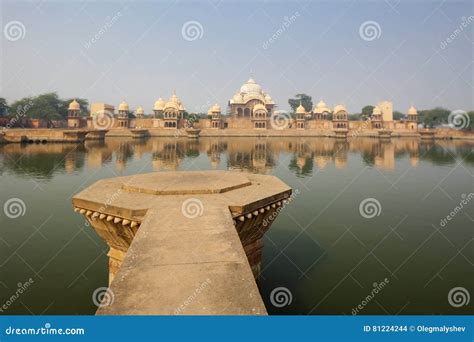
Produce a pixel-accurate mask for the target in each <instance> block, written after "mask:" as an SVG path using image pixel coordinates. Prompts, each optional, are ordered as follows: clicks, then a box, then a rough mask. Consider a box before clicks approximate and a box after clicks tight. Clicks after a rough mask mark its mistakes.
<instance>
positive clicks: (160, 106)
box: [153, 97, 166, 110]
mask: <svg viewBox="0 0 474 342" xmlns="http://www.w3.org/2000/svg"><path fill="white" fill-rule="evenodd" d="M165 104H166V102H165V100H163V99H162V98H161V97H160V98H159V99H158V101H156V102H155V106H154V107H153V110H163V109H164V108H165Z"/></svg>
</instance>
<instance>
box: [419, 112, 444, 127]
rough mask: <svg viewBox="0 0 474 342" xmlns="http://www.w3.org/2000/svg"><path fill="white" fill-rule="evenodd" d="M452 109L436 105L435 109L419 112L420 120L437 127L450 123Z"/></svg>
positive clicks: (429, 125) (426, 124)
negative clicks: (449, 117)
mask: <svg viewBox="0 0 474 342" xmlns="http://www.w3.org/2000/svg"><path fill="white" fill-rule="evenodd" d="M449 113H450V111H449V110H448V109H446V108H442V107H436V108H434V109H426V110H422V111H419V112H418V116H419V117H420V122H423V124H424V125H425V126H426V127H436V126H439V125H442V124H447V123H448V116H449Z"/></svg>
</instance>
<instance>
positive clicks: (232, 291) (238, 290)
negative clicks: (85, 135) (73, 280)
mask: <svg viewBox="0 0 474 342" xmlns="http://www.w3.org/2000/svg"><path fill="white" fill-rule="evenodd" d="M290 195H291V188H289V187H288V186H287V185H286V184H284V183H283V182H281V181H280V180H279V179H278V178H276V177H273V176H265V175H257V174H248V173H242V172H231V171H203V172H159V173H150V174H142V175H134V176H128V177H118V178H112V179H106V180H101V181H98V182H97V183H95V184H93V185H92V186H90V187H89V188H87V189H85V190H84V191H82V192H81V193H79V194H77V195H76V196H74V198H73V205H74V207H75V211H76V212H79V213H81V214H83V215H84V216H85V217H86V219H87V220H88V221H89V222H90V224H91V226H92V227H93V228H94V230H95V231H96V232H97V234H98V235H99V236H100V237H101V238H102V239H104V240H105V241H106V242H107V244H108V245H109V247H110V251H109V280H110V284H111V285H110V286H111V288H110V289H111V292H112V293H113V297H114V302H113V304H112V305H109V306H103V307H101V308H99V310H98V311H97V314H107V315H109V314H112V315H173V314H188V315H261V314H266V309H265V306H264V304H263V301H262V299H261V297H260V294H259V292H258V288H257V284H256V279H258V277H259V273H260V261H261V254H262V248H263V245H262V237H263V235H264V234H265V232H266V231H267V230H268V229H269V227H270V225H271V223H272V222H273V220H274V219H275V218H276V216H277V215H278V214H279V212H280V210H281V209H282V206H283V205H284V203H286V202H287V201H288V199H289V197H290Z"/></svg>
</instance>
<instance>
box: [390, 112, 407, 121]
mask: <svg viewBox="0 0 474 342" xmlns="http://www.w3.org/2000/svg"><path fill="white" fill-rule="evenodd" d="M405 117H406V115H405V114H403V113H402V112H399V111H397V110H396V111H394V112H393V120H401V119H404V118H405Z"/></svg>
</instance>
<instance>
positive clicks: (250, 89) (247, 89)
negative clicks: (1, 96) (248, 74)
mask: <svg viewBox="0 0 474 342" xmlns="http://www.w3.org/2000/svg"><path fill="white" fill-rule="evenodd" d="M240 92H241V93H244V94H248V93H258V94H260V93H262V87H261V86H260V85H259V84H258V83H257V82H255V80H254V79H253V78H249V80H248V81H247V83H245V84H244V85H243V86H242V87H240Z"/></svg>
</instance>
